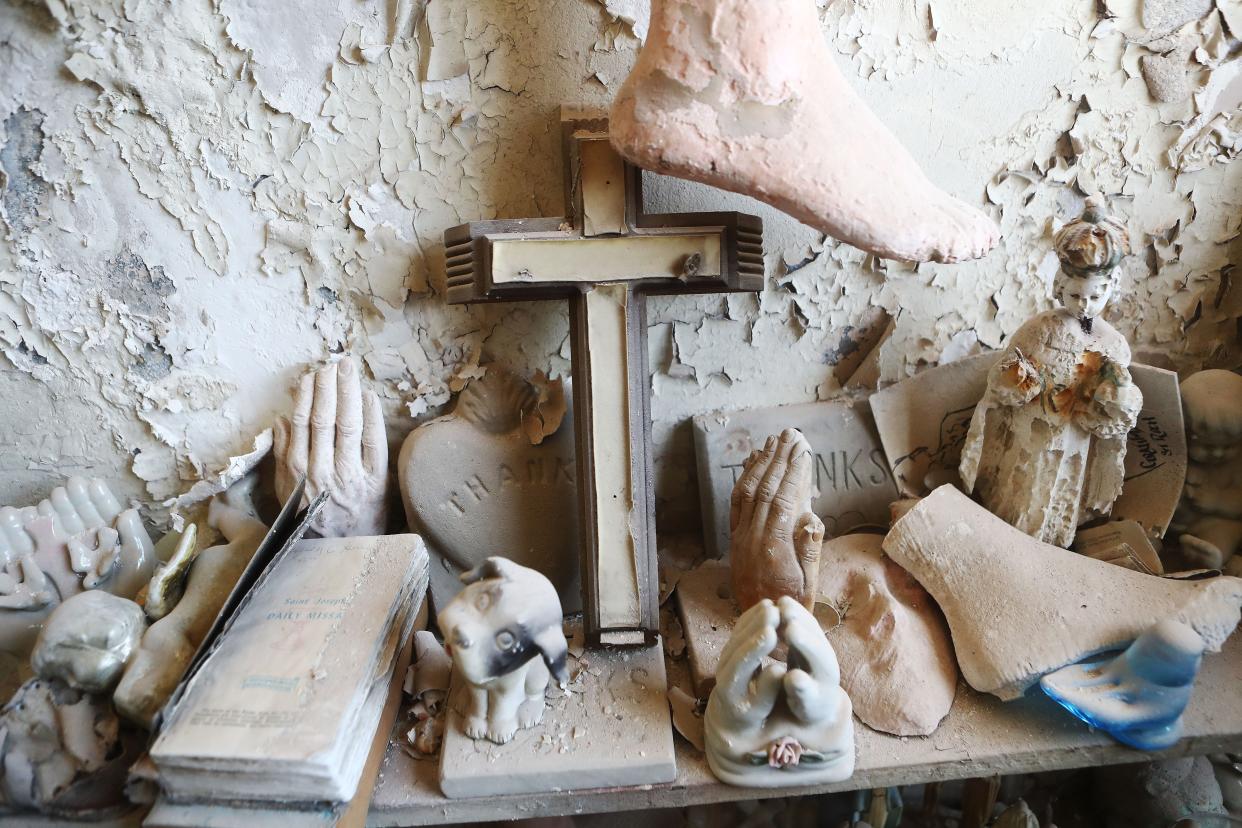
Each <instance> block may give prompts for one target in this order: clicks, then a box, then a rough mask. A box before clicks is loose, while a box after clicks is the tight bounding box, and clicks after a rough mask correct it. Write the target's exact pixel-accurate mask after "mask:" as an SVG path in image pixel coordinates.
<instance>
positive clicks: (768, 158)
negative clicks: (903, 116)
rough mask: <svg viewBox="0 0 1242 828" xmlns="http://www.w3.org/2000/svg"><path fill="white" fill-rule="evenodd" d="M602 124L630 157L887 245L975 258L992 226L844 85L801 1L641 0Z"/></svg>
mask: <svg viewBox="0 0 1242 828" xmlns="http://www.w3.org/2000/svg"><path fill="white" fill-rule="evenodd" d="M609 131H610V133H611V136H612V142H613V144H614V146H615V147H616V148H617V151H618V152H620V153H621V154H622V155H623V156H625V157H626V158H627V159H629V160H630V161H631V162H633V163H634V164H637V165H638V166H640V167H644V168H646V169H650V170H654V171H656V172H660V173H665V174H668V175H674V176H678V177H681V178H688V179H691V180H694V181H700V182H703V183H705V184H710V185H712V186H715V187H721V188H723V189H726V190H732V191H734V192H739V193H745V194H747V195H751V196H754V197H755V198H758V199H760V200H762V201H765V202H767V203H769V204H771V205H772V206H774V207H777V208H779V209H781V210H784V211H785V212H787V213H789V214H790V215H792V216H794V217H795V218H797V219H799V220H801V221H803V222H806V223H807V224H809V225H811V226H812V227H815V228H817V229H819V230H822V231H823V232H825V233H827V234H828V235H830V236H832V237H834V238H837V239H841V240H842V241H846V242H849V243H850V244H853V245H855V246H857V247H860V248H862V249H863V250H867V251H870V252H872V253H875V254H877V255H879V256H883V257H886V258H892V259H904V260H907V261H916V262H922V261H936V262H956V261H962V260H964V259H974V258H978V257H980V256H982V255H983V254H985V253H987V251H988V250H990V249H991V248H992V247H993V246H994V245H995V244H996V241H997V238H998V235H999V231H998V229H997V227H996V224H995V223H994V222H993V221H992V220H991V219H989V218H987V217H986V216H984V215H983V214H982V213H980V212H979V211H977V210H975V209H974V208H972V207H968V206H967V205H965V204H963V203H962V202H960V201H958V200H957V199H955V198H952V197H951V196H948V195H946V194H945V193H943V192H941V191H940V190H939V189H937V188H936V187H935V186H934V185H933V184H932V183H931V182H930V181H928V180H927V177H926V176H924V175H923V171H922V170H921V169H919V166H918V164H917V163H915V161H914V159H913V158H911V157H910V154H909V153H907V152H906V150H905V148H904V147H902V146H901V144H900V143H898V142H897V139H896V138H894V137H893V136H892V135H891V134H890V133H889V131H888V130H887V129H886V128H885V127H884V125H883V124H881V123H880V122H879V120H877V119H876V117H875V116H874V115H873V114H871V111H870V110H869V109H867V106H866V104H864V103H863V101H862V100H861V99H859V97H858V96H857V95H856V94H855V93H854V92H853V90H852V89H851V88H850V86H849V84H848V83H847V82H846V81H845V79H844V78H843V77H842V76H841V75H840V73H839V72H838V71H837V68H836V65H835V63H834V61H833V59H832V56H831V55H830V54H829V52H828V48H827V46H826V45H825V44H824V42H823V39H822V35H821V34H820V29H819V21H818V19H817V18H816V15H815V3H814V2H813V0H764V2H753V0H747V1H746V2H743V0H653V2H652V7H651V26H650V32H649V34H648V37H647V42H646V44H645V45H644V46H643V49H642V52H641V53H640V54H639V56H638V62H637V64H636V65H635V67H634V70H633V71H632V72H631V73H630V76H629V78H628V79H627V80H626V82H625V85H624V86H622V88H621V91H620V92H619V93H618V95H617V99H616V102H615V103H614V104H613V109H612V115H611V119H610V123H609Z"/></svg>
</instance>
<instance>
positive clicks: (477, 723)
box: [465, 684, 488, 739]
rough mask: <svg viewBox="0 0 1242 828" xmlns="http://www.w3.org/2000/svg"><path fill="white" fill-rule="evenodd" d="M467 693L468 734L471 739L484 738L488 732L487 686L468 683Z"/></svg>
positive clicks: (466, 727) (466, 729)
mask: <svg viewBox="0 0 1242 828" xmlns="http://www.w3.org/2000/svg"><path fill="white" fill-rule="evenodd" d="M466 693H467V696H466V711H465V712H466V723H465V731H466V735H467V736H469V737H470V738H471V739H482V738H483V735H484V734H485V733H487V718H488V709H487V700H488V694H487V688H486V687H478V686H476V685H473V684H467V685H466Z"/></svg>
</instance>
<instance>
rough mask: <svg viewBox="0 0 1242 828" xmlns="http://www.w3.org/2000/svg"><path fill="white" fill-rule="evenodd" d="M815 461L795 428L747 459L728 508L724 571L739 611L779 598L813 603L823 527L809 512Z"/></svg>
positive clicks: (766, 444)
mask: <svg viewBox="0 0 1242 828" xmlns="http://www.w3.org/2000/svg"><path fill="white" fill-rule="evenodd" d="M814 460H815V455H814V452H813V451H812V450H811V445H810V443H808V442H807V440H806V438H805V437H803V436H802V433H801V432H800V431H798V430H797V429H794V428H787V429H785V430H784V431H782V432H781V434H780V436H779V437H769V438H768V440H767V442H766V443H765V444H764V447H763V449H762V450H761V451H756V452H753V453H752V454H751V455H750V457H748V458H747V459H746V463H745V466H744V468H743V470H742V475H741V477H739V478H738V481H737V483H736V484H735V485H734V487H733V497H732V502H731V504H730V509H729V527H730V531H731V534H730V552H729V555H730V563H729V567H730V572H731V575H732V582H733V597H734V598H735V599H736V600H737V603H738V607H739V608H740V609H742V610H746V609H749V608H750V607H752V606H754V605H755V604H756V603H757V602H758V601H759V600H761V599H763V598H770V599H772V600H776V599H777V598H780V597H781V596H782V595H789V596H792V597H793V598H795V599H797V600H798V601H799V602H801V603H802V604H803V605H804V606H807V607H810V606H812V605H813V604H814V601H815V588H816V584H817V583H818V581H819V552H820V546H821V544H822V543H823V540H824V524H823V522H822V521H820V519H819V518H818V517H816V516H815V514H814V513H813V512H811V493H812V491H813V486H812V474H813V472H814Z"/></svg>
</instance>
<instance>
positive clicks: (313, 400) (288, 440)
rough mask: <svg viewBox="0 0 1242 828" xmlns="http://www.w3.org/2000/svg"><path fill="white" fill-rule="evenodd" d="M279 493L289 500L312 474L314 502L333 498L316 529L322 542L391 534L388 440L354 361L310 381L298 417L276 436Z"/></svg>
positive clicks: (280, 424) (305, 380) (283, 423)
mask: <svg viewBox="0 0 1242 828" xmlns="http://www.w3.org/2000/svg"><path fill="white" fill-rule="evenodd" d="M273 448H274V450H275V453H276V494H277V495H278V496H279V497H280V500H281V502H282V503H283V502H284V501H286V500H288V499H289V496H290V494H291V493H292V492H293V489H294V487H295V486H296V485H297V482H298V480H299V479H300V478H301V477H302V475H306V499H307V500H308V501H310V500H314V499H315V498H316V497H317V496H318V495H319V494H320V493H321V492H328V494H329V498H328V502H327V503H326V504H325V505H324V508H323V511H321V512H320V513H319V516H318V517H317V518H315V520H314V522H312V523H311V526H310V528H311V529H312V530H314V531H315V532H317V533H319V535H320V536H322V537H351V536H367V535H382V534H384V529H385V526H386V524H387V522H388V436H387V433H386V431H385V430H384V414H383V411H382V410H381V409H380V401H379V397H378V396H377V395H376V394H375V392H374V391H365V392H364V391H363V390H362V387H361V383H360V379H359V376H358V366H357V365H356V364H355V363H354V361H353V360H352V359H350V358H348V357H346V358H345V359H342V360H340V361H339V362H337V363H335V364H332V365H325V366H324V367H322V368H320V369H319V370H317V371H315V372H314V373H309V374H306V375H305V376H304V377H302V383H301V385H300V387H299V388H298V392H297V395H296V398H295V402H294V408H293V416H292V417H290V418H285V417H281V418H280V419H279V420H277V421H276V426H275V428H274V430H273Z"/></svg>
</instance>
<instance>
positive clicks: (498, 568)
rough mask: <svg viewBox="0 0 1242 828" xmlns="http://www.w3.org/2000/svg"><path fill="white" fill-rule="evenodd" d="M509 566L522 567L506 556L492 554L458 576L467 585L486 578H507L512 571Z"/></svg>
mask: <svg viewBox="0 0 1242 828" xmlns="http://www.w3.org/2000/svg"><path fill="white" fill-rule="evenodd" d="M511 567H516V568H517V569H523V567H520V566H518V565H517V564H515V563H514V562H513V561H511V560H509V559H508V558H501V557H498V556H496V555H493V556H492V557H490V558H488V559H487V560H485V561H483V563H481V564H479V565H478V566H476V567H475V568H474V569H468V570H466V571H465V572H463V573H461V575H459V576H458V577H460V578H461V582H462V583H463V584H467V585H468V584H473V583H474V582H475V581H482V580H484V579H487V578H508V577H509V576H510V573H511V571H512V570H511Z"/></svg>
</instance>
